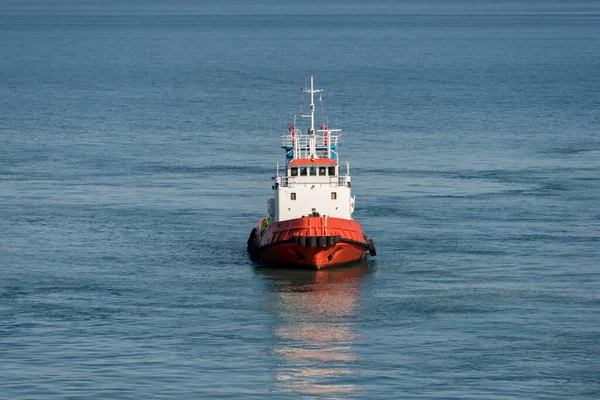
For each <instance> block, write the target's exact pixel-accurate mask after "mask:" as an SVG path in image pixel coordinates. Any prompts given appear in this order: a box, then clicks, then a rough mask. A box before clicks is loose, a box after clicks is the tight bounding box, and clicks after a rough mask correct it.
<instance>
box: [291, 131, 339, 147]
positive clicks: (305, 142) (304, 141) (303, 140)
mask: <svg viewBox="0 0 600 400" xmlns="http://www.w3.org/2000/svg"><path fill="white" fill-rule="evenodd" d="M296 132H298V130H297V129H296ZM340 136H341V135H334V134H332V133H329V134H324V133H322V134H316V135H315V139H316V145H317V147H331V148H336V147H337V146H338V144H339V140H340ZM309 145H310V136H309V135H305V134H303V133H301V134H298V133H294V135H292V134H288V135H283V136H282V137H281V147H284V148H286V149H290V148H293V147H299V148H303V147H306V148H307V147H308V146H309Z"/></svg>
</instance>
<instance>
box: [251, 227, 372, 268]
mask: <svg viewBox="0 0 600 400" xmlns="http://www.w3.org/2000/svg"><path fill="white" fill-rule="evenodd" d="M253 235H254V237H253V236H252V235H251V237H250V239H249V243H248V244H249V247H248V251H249V252H250V254H251V256H252V257H253V259H254V260H255V261H262V262H264V263H268V264H279V265H283V266H285V265H290V266H296V267H307V268H314V269H320V268H325V267H332V266H337V265H342V264H350V263H355V262H358V261H360V260H362V259H363V258H364V257H365V252H367V251H370V252H371V254H372V255H375V254H374V252H375V249H374V245H373V243H372V241H369V240H368V239H367V238H366V237H365V234H364V233H363V231H362V227H361V226H360V224H359V223H358V222H356V221H353V220H346V219H341V218H328V217H305V218H296V219H292V220H288V221H282V222H274V223H272V224H269V225H267V226H265V227H264V228H263V229H262V231H259V230H258V229H257V230H256V231H254V233H253Z"/></svg>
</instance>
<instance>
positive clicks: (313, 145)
mask: <svg viewBox="0 0 600 400" xmlns="http://www.w3.org/2000/svg"><path fill="white" fill-rule="evenodd" d="M301 90H302V92H304V93H310V115H304V114H300V116H301V117H304V118H310V129H309V130H308V136H309V138H310V142H309V147H310V154H309V157H310V159H311V160H312V159H315V158H317V155H316V153H317V139H316V137H315V93H321V92H322V91H323V89H316V90H315V87H314V74H310V90H309V89H304V88H303V89H301Z"/></svg>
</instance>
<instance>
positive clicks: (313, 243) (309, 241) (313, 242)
mask: <svg viewBox="0 0 600 400" xmlns="http://www.w3.org/2000/svg"><path fill="white" fill-rule="evenodd" d="M306 246H307V247H317V237H316V236H308V237H307V238H306Z"/></svg>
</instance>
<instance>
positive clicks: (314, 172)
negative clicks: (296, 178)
mask: <svg viewBox="0 0 600 400" xmlns="http://www.w3.org/2000/svg"><path fill="white" fill-rule="evenodd" d="M316 175H317V169H316V168H315V167H310V176H316Z"/></svg>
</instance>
